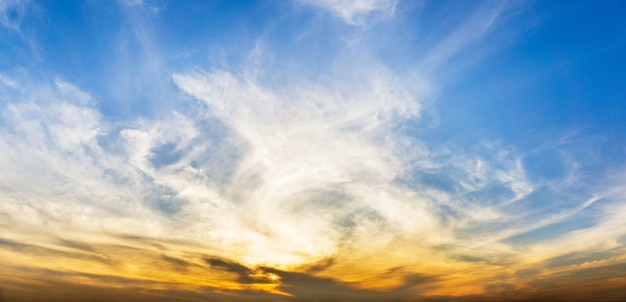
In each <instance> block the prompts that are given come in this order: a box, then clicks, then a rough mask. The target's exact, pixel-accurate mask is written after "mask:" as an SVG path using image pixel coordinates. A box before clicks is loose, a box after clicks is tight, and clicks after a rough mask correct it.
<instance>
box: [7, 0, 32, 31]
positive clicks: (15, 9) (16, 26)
mask: <svg viewBox="0 0 626 302" xmlns="http://www.w3.org/2000/svg"><path fill="white" fill-rule="evenodd" d="M30 3H31V1H30V0H2V1H0V24H2V25H3V26H4V27H6V28H8V29H10V30H15V31H19V30H20V24H21V23H22V19H23V18H24V14H26V10H27V9H28V6H29V5H30Z"/></svg>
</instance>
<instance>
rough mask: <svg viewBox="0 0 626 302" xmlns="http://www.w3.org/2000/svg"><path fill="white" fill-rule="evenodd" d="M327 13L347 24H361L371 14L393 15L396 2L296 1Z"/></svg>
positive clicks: (381, 0) (360, 0)
mask: <svg viewBox="0 0 626 302" xmlns="http://www.w3.org/2000/svg"><path fill="white" fill-rule="evenodd" d="M298 2H300V3H303V4H307V5H312V6H316V7H318V8H321V9H323V10H326V11H329V12H331V13H332V14H334V15H336V16H337V17H339V18H341V19H342V20H343V21H344V22H346V23H348V24H353V25H357V24H363V23H364V22H365V18H366V17H367V16H368V15H370V14H373V13H380V14H384V15H393V13H394V11H395V8H396V5H397V4H398V0H298Z"/></svg>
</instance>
